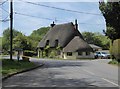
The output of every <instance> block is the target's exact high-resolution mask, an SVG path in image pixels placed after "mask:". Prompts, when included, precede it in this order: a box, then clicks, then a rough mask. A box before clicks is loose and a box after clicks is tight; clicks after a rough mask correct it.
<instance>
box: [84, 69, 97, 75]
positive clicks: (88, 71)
mask: <svg viewBox="0 0 120 89" xmlns="http://www.w3.org/2000/svg"><path fill="white" fill-rule="evenodd" d="M83 71H85V72H87V73H89V74H91V75H95V74H94V73H93V72H90V71H88V70H86V69H83Z"/></svg>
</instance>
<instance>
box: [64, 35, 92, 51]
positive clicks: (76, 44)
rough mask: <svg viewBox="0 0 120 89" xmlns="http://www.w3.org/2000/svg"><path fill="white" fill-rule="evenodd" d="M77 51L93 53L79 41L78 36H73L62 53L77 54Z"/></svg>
mask: <svg viewBox="0 0 120 89" xmlns="http://www.w3.org/2000/svg"><path fill="white" fill-rule="evenodd" d="M79 51H84V52H88V51H93V49H92V48H91V47H90V46H89V45H88V43H87V42H85V41H84V40H83V39H81V38H80V37H79V36H75V37H74V38H73V39H72V40H71V41H70V43H69V44H68V45H67V46H66V47H65V48H64V49H63V52H79Z"/></svg>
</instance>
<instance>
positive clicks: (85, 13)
mask: <svg viewBox="0 0 120 89" xmlns="http://www.w3.org/2000/svg"><path fill="white" fill-rule="evenodd" d="M19 1H23V2H25V3H29V4H33V5H38V6H43V7H48V8H53V9H59V10H64V11H69V12H75V13H82V14H91V15H99V16H102V14H96V13H88V12H80V11H75V10H70V9H64V8H59V7H54V6H48V5H43V4H38V3H33V2H29V1H24V0H19Z"/></svg>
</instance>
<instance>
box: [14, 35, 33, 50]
mask: <svg viewBox="0 0 120 89" xmlns="http://www.w3.org/2000/svg"><path fill="white" fill-rule="evenodd" d="M13 48H14V49H19V48H20V49H23V50H31V44H30V42H29V41H28V40H27V37H26V36H25V35H22V34H19V35H18V36H16V37H15V38H14V39H13Z"/></svg>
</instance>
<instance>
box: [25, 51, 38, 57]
mask: <svg viewBox="0 0 120 89" xmlns="http://www.w3.org/2000/svg"><path fill="white" fill-rule="evenodd" d="M23 55H24V56H30V57H32V56H37V53H36V52H34V51H29V50H24V52H23Z"/></svg>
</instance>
